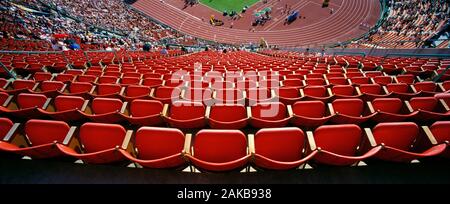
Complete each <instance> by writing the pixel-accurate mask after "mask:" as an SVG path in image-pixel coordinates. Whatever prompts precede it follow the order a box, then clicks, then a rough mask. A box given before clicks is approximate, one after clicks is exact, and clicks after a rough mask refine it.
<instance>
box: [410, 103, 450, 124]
mask: <svg viewBox="0 0 450 204" xmlns="http://www.w3.org/2000/svg"><path fill="white" fill-rule="evenodd" d="M409 103H410V104H411V108H412V109H413V111H419V114H417V115H416V117H415V119H416V120H418V121H421V122H426V121H438V120H445V119H448V118H449V117H450V110H449V109H448V106H447V105H446V104H445V102H441V101H439V100H438V99H436V98H434V97H416V98H411V100H410V101H409Z"/></svg>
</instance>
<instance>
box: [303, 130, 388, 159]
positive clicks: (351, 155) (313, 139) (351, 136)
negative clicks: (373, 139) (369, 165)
mask: <svg viewBox="0 0 450 204" xmlns="http://www.w3.org/2000/svg"><path fill="white" fill-rule="evenodd" d="M307 135H308V141H309V147H310V150H308V152H311V151H314V150H319V153H317V154H316V155H315V156H314V158H313V160H314V161H315V162H316V163H319V164H326V165H335V166H349V165H352V164H355V163H357V162H359V161H362V160H364V159H367V158H370V157H372V156H373V155H375V154H376V153H378V152H379V151H380V150H381V147H374V148H372V149H371V150H370V151H368V152H367V153H365V154H364V155H360V154H359V153H358V151H357V149H358V146H359V145H360V144H361V142H362V131H361V129H360V127H359V126H357V125H353V124H348V125H325V126H320V127H319V128H317V129H316V130H315V131H314V134H313V133H312V132H307Z"/></svg>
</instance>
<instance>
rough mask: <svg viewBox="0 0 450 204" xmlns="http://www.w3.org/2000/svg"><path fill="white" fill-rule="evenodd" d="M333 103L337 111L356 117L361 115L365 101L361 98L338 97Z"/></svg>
mask: <svg viewBox="0 0 450 204" xmlns="http://www.w3.org/2000/svg"><path fill="white" fill-rule="evenodd" d="M332 104H333V108H334V111H335V112H336V113H342V114H345V115H350V116H354V117H359V116H361V115H362V114H363V111H364V102H363V101H362V100H361V99H356V98H355V99H336V100H334V101H333V103H332Z"/></svg>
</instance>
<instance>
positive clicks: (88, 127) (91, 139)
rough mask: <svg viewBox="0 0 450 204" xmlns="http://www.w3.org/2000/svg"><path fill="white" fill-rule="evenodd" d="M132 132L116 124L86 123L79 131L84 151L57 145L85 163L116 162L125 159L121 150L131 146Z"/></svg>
mask: <svg viewBox="0 0 450 204" xmlns="http://www.w3.org/2000/svg"><path fill="white" fill-rule="evenodd" d="M132 133H133V132H132V131H126V130H125V129H124V128H123V127H122V126H120V125H116V124H105V123H85V124H83V125H82V126H81V127H80V132H79V141H80V143H81V145H82V146H81V147H82V153H79V152H77V151H75V150H74V149H72V148H70V147H68V146H65V145H61V144H57V146H58V148H59V149H60V150H61V151H62V152H64V154H66V155H68V156H72V157H75V158H78V159H81V160H83V162H85V163H92V164H105V163H115V162H120V161H123V160H124V159H125V156H124V154H122V153H120V151H121V150H127V149H128V148H129V141H130V139H131V135H132Z"/></svg>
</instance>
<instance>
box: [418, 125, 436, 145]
mask: <svg viewBox="0 0 450 204" xmlns="http://www.w3.org/2000/svg"><path fill="white" fill-rule="evenodd" d="M422 131H423V133H424V135H425V136H426V137H427V138H428V140H429V141H430V143H431V144H432V145H437V144H438V142H437V140H436V138H435V137H434V135H433V133H432V132H431V130H430V128H429V127H428V126H422Z"/></svg>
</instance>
